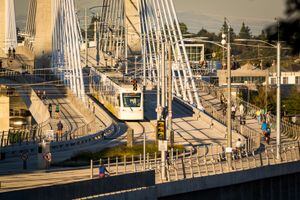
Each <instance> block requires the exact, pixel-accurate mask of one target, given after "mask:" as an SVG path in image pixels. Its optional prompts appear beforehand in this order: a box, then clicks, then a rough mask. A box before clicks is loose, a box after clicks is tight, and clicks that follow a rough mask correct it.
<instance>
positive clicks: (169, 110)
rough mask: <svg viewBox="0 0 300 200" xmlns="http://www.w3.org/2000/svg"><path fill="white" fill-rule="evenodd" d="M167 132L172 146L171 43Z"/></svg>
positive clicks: (169, 51)
mask: <svg viewBox="0 0 300 200" xmlns="http://www.w3.org/2000/svg"><path fill="white" fill-rule="evenodd" d="M168 60H169V62H168V64H169V66H168V129H167V131H168V133H167V135H168V136H169V141H170V146H171V148H173V146H174V132H173V130H172V101H173V94H172V52H171V44H170V43H169V45H168Z"/></svg>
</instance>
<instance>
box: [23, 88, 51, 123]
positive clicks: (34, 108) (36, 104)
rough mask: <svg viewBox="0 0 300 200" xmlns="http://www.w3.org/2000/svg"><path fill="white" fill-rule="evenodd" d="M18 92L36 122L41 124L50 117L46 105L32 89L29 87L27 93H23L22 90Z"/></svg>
mask: <svg viewBox="0 0 300 200" xmlns="http://www.w3.org/2000/svg"><path fill="white" fill-rule="evenodd" d="M18 92H19V93H20V94H21V97H22V99H23V100H24V102H25V104H26V106H27V108H28V110H29V111H30V113H31V115H32V116H33V118H34V119H35V121H36V122H37V123H38V124H41V123H43V122H45V121H47V120H48V119H49V118H50V114H49V112H48V107H47V106H46V105H45V104H44V103H43V101H41V99H40V98H39V97H38V96H37V94H36V93H35V92H34V90H33V89H29V94H24V92H22V91H18Z"/></svg>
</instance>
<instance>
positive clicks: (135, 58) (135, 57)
mask: <svg viewBox="0 0 300 200" xmlns="http://www.w3.org/2000/svg"><path fill="white" fill-rule="evenodd" d="M137 59H138V56H134V79H136V67H137V66H136V65H137V63H136V62H137Z"/></svg>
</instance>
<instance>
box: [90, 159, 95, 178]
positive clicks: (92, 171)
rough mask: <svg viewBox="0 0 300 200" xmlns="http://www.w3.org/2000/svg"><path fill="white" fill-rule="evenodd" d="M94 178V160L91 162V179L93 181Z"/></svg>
mask: <svg viewBox="0 0 300 200" xmlns="http://www.w3.org/2000/svg"><path fill="white" fill-rule="evenodd" d="M93 177H94V166H93V160H90V179H93Z"/></svg>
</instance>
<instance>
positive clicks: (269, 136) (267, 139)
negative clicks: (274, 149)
mask: <svg viewBox="0 0 300 200" xmlns="http://www.w3.org/2000/svg"><path fill="white" fill-rule="evenodd" d="M270 139H271V127H270V125H269V124H267V131H266V142H267V144H270Z"/></svg>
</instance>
